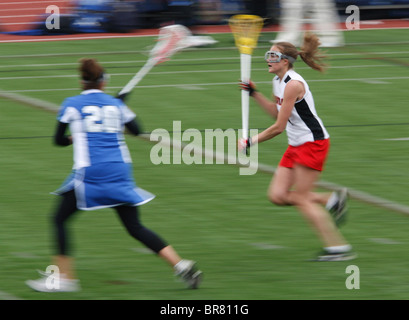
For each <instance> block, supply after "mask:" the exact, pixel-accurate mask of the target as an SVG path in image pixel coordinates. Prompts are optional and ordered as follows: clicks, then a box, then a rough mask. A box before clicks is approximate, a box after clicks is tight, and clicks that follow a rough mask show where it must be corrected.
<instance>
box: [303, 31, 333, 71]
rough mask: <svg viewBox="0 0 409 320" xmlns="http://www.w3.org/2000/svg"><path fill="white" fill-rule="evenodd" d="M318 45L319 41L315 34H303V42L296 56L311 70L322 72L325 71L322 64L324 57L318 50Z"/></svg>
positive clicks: (324, 65)
mask: <svg viewBox="0 0 409 320" xmlns="http://www.w3.org/2000/svg"><path fill="white" fill-rule="evenodd" d="M320 44H321V43H320V40H319V39H318V37H317V36H316V35H315V34H313V33H305V35H304V42H303V45H302V47H301V51H299V52H298V55H299V56H300V57H301V59H302V60H303V61H304V62H305V63H306V64H307V65H308V66H309V67H311V68H312V69H314V70H318V71H320V72H324V71H325V70H326V69H327V64H325V63H324V62H323V59H325V58H326V56H325V55H323V54H322V52H321V51H320V50H319V49H318V47H319V45H320Z"/></svg>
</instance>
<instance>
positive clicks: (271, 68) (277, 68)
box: [266, 46, 287, 73]
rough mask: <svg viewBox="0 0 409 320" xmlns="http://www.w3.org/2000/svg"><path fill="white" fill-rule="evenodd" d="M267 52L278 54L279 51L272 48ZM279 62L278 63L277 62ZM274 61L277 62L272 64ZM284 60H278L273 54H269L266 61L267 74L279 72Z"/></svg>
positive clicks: (274, 47)
mask: <svg viewBox="0 0 409 320" xmlns="http://www.w3.org/2000/svg"><path fill="white" fill-rule="evenodd" d="M269 52H278V53H280V52H281V51H280V49H279V48H278V47H276V46H272V47H271V48H270V51H269ZM278 60H279V61H278ZM274 61H278V62H274ZM285 61H287V60H285V59H279V57H278V56H277V55H275V54H274V53H271V54H270V57H269V58H268V59H266V62H267V65H268V72H270V73H277V72H279V71H280V70H282V68H283V67H284V66H285Z"/></svg>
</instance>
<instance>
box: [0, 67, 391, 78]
mask: <svg viewBox="0 0 409 320" xmlns="http://www.w3.org/2000/svg"><path fill="white" fill-rule="evenodd" d="M374 67H377V68H381V67H383V68H390V67H391V66H390V65H387V64H385V65H365V66H339V67H332V68H331V69H351V68H371V69H372V68H374ZM300 69H309V67H301V68H297V70H300ZM263 70H266V68H253V69H252V71H263ZM239 71H240V70H239V69H224V70H223V69H219V70H186V71H157V72H154V71H152V72H149V74H150V75H165V74H192V73H225V72H239ZM134 74H135V73H110V76H113V77H117V76H132V75H134ZM51 78H78V74H60V75H48V76H17V77H0V80H23V79H51Z"/></svg>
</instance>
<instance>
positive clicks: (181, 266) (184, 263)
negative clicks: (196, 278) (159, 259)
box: [173, 260, 191, 273]
mask: <svg viewBox="0 0 409 320" xmlns="http://www.w3.org/2000/svg"><path fill="white" fill-rule="evenodd" d="M190 265H191V263H190V261H189V260H180V261H179V262H178V263H176V264H175V265H174V266H173V268H174V269H175V271H176V272H177V273H181V272H183V271H184V270H186V268H188V267H189V266H190Z"/></svg>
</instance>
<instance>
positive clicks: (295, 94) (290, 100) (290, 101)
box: [250, 81, 304, 144]
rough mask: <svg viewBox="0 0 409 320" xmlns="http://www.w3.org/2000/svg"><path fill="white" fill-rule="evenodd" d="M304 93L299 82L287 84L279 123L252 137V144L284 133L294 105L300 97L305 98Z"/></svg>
mask: <svg viewBox="0 0 409 320" xmlns="http://www.w3.org/2000/svg"><path fill="white" fill-rule="evenodd" d="M303 91H304V86H303V85H302V83H301V82H299V81H291V82H290V83H289V84H287V86H286V88H285V91H284V98H283V103H282V105H281V109H280V112H278V114H277V121H276V122H275V123H274V124H273V125H272V126H270V127H269V128H267V129H266V130H264V131H262V132H260V133H259V134H258V135H256V136H254V137H252V141H251V142H250V144H253V143H260V142H263V141H266V140H269V139H272V138H274V137H275V136H277V135H279V134H280V133H282V132H283V131H284V130H285V128H286V126H287V122H288V119H289V118H290V116H291V111H292V109H293V108H294V104H295V102H296V101H297V100H298V99H299V97H302V96H303Z"/></svg>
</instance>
